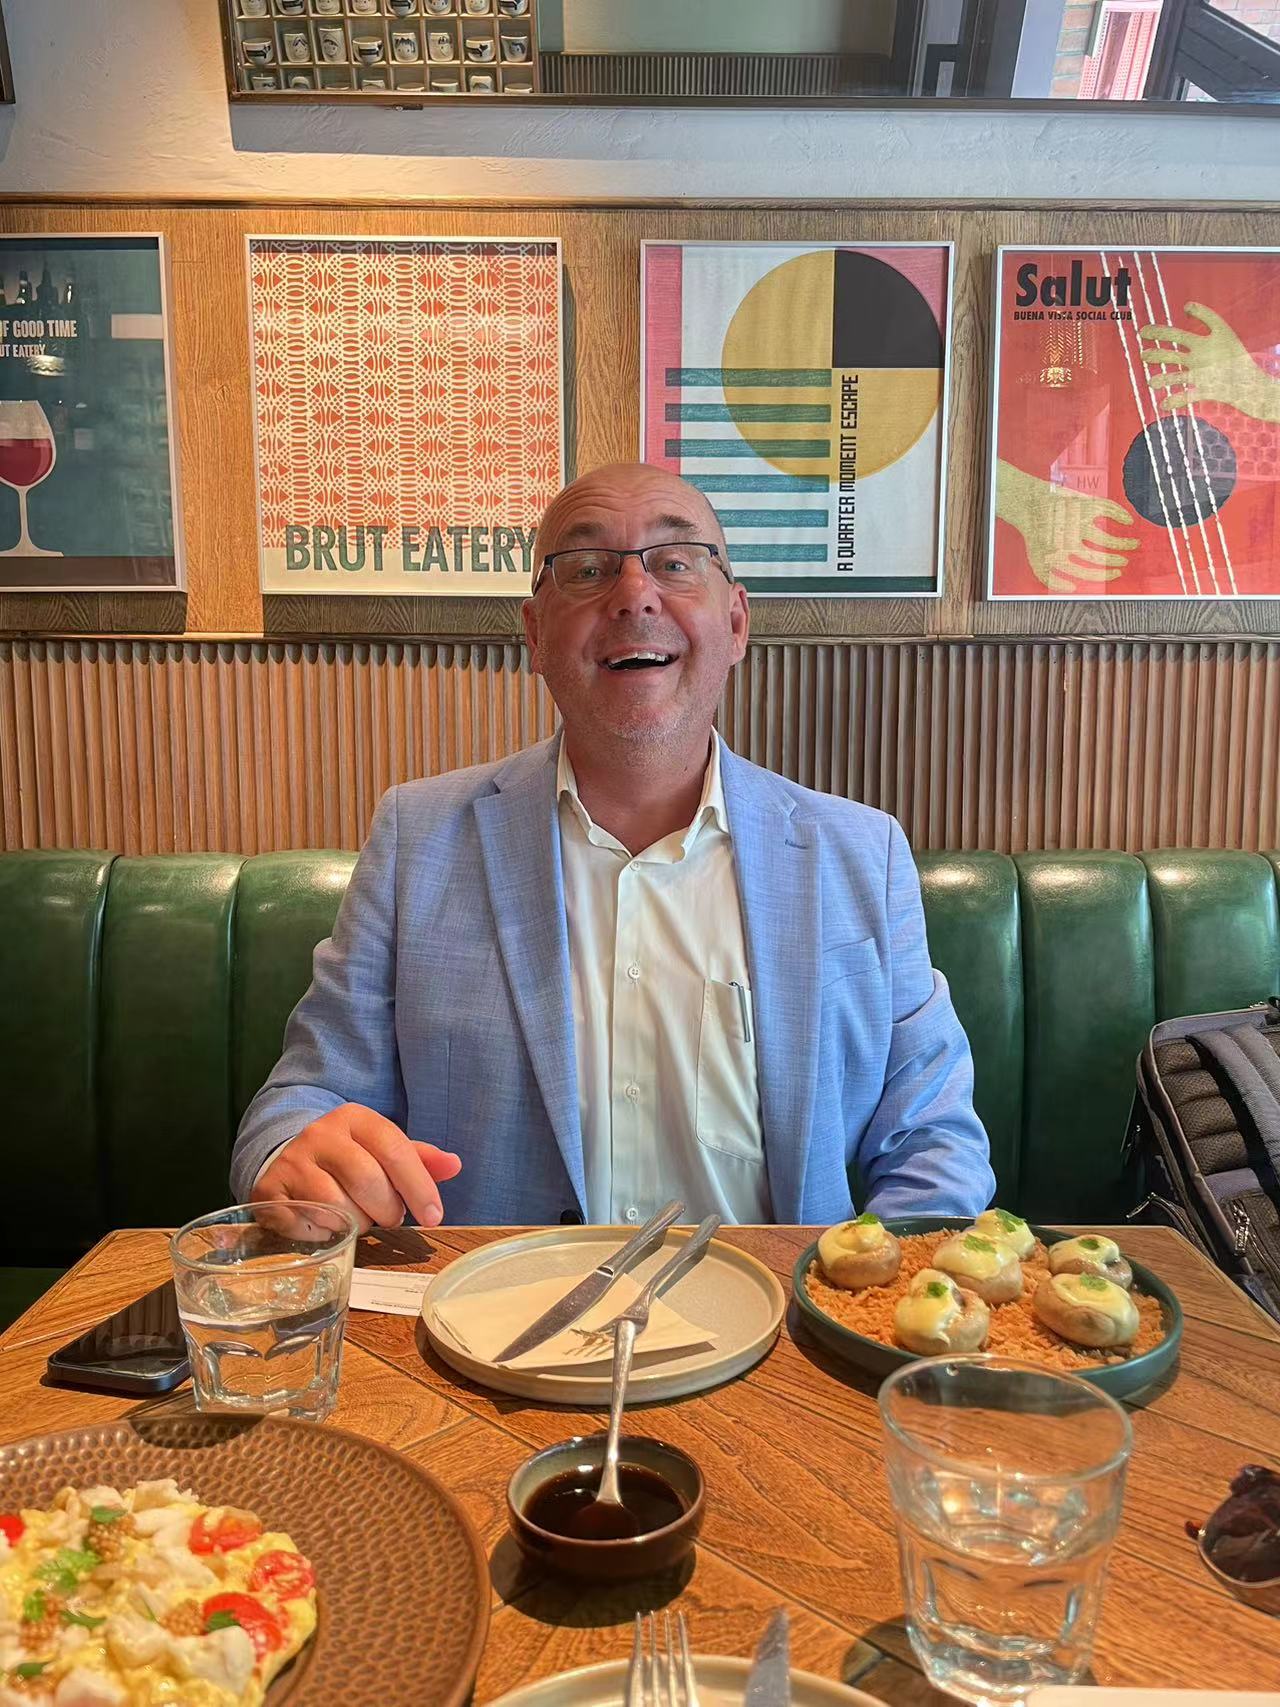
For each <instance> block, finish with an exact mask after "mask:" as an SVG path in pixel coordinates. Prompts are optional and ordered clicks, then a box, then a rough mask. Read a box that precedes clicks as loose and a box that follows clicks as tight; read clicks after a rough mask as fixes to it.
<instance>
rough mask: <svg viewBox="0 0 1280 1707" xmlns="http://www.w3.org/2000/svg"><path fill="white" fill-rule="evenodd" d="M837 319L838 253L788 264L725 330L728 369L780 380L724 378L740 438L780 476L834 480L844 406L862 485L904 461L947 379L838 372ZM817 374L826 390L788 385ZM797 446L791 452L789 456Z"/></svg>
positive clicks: (918, 372) (918, 370) (925, 373)
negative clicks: (821, 415)
mask: <svg viewBox="0 0 1280 1707" xmlns="http://www.w3.org/2000/svg"><path fill="white" fill-rule="evenodd" d="M902 283H903V286H904V287H905V288H907V289H911V288H912V287H911V286H910V285H909V284H908V282H907V281H906V280H905V279H904V280H903V281H902ZM846 311H847V310H846ZM834 313H835V251H834V250H832V249H820V250H814V251H813V252H812V253H811V254H808V255H797V256H794V257H793V258H792V259H790V260H788V261H784V262H783V263H782V264H781V266H778V267H775V268H774V269H773V270H772V271H771V272H768V273H766V274H765V275H764V277H763V278H762V279H759V280H758V281H757V282H756V283H755V284H754V285H752V287H751V289H750V290H749V291H748V292H747V294H746V295H745V296H744V297H743V299H742V301H741V302H740V303H739V304H738V307H737V308H736V309H735V311H734V314H733V318H732V320H731V321H730V322H729V326H728V330H727V331H726V332H725V336H724V347H723V353H722V356H721V362H722V366H723V367H724V368H725V369H726V370H730V369H737V370H740V371H741V370H754V372H756V373H761V372H762V371H770V370H771V371H772V372H773V373H775V374H777V375H778V376H779V383H776V384H751V385H738V384H730V383H729V382H728V380H727V379H726V383H725V387H724V396H725V403H726V404H727V405H728V408H729V412H730V415H731V416H732V418H733V422H734V425H735V426H736V427H737V430H738V432H739V433H740V434H741V435H742V437H743V439H745V440H746V442H747V443H748V444H749V445H750V446H751V447H752V449H753V450H755V452H756V454H757V455H758V456H760V457H761V458H762V459H763V460H764V461H765V462H767V463H769V464H770V466H771V467H773V468H776V469H777V470H778V471H779V473H782V474H815V475H822V476H823V477H825V478H826V479H828V480H836V479H837V478H838V470H839V462H840V438H841V407H842V401H843V405H844V411H845V422H846V427H847V425H848V423H849V421H850V420H854V421H855V422H856V425H855V426H854V428H853V430H854V431H856V434H857V466H858V475H859V478H862V479H865V478H866V476H867V475H870V474H875V473H877V472H878V471H879V470H880V469H882V468H887V467H888V466H889V465H890V464H891V463H894V462H897V460H898V459H899V457H901V456H904V455H905V454H906V452H907V451H909V450H910V449H911V447H912V445H914V444H915V443H916V441H917V440H918V439H919V438H920V436H921V434H922V433H923V432H924V431H925V429H926V428H927V427H928V425H929V423H930V422H931V421H932V420H933V417H934V415H935V414H936V413H937V410H938V405H939V402H940V401H941V396H942V374H941V372H940V371H939V370H938V369H937V368H935V367H911V368H874V367H868V366H866V365H863V366H861V367H859V368H856V369H842V368H832V366H831V356H832V348H833V343H834V338H833V331H834V327H833V315H834ZM817 370H822V372H823V374H824V375H825V376H826V378H825V383H824V384H814V383H806V384H800V383H795V382H794V381H788V379H787V377H786V376H788V375H792V376H798V375H805V376H808V377H810V378H812V376H813V375H814V374H815V373H816V371H817ZM855 397H856V409H854V410H851V408H850V402H851V399H853V398H855ZM762 406H763V408H764V409H765V410H767V411H768V413H767V416H765V418H761V417H762ZM815 408H820V409H821V410H823V411H824V412H825V419H824V420H821V421H815V420H814V419H813V412H814V410H815ZM788 416H790V417H791V418H790V419H788V418H787V417H788ZM791 444H794V445H795V447H796V448H795V450H794V451H789V450H788V449H787V448H786V447H787V446H788V445H791Z"/></svg>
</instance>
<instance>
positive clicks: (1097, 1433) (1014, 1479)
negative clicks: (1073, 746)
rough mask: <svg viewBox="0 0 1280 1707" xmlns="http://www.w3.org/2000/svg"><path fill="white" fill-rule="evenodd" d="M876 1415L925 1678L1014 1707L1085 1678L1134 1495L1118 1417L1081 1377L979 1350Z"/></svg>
mask: <svg viewBox="0 0 1280 1707" xmlns="http://www.w3.org/2000/svg"><path fill="white" fill-rule="evenodd" d="M880 1417H881V1423H882V1425H883V1429H884V1439H885V1458H886V1462H887V1466H888V1471H889V1488H890V1492H891V1493H892V1496H893V1504H894V1509H895V1516H896V1519H897V1527H898V1550H899V1556H900V1559H901V1563H902V1584H903V1592H904V1596H905V1600H906V1615H907V1633H908V1635H909V1636H910V1638H911V1645H912V1647H913V1648H914V1649H915V1652H916V1654H917V1655H918V1657H919V1659H920V1662H921V1664H922V1665H923V1667H924V1670H925V1673H926V1675H927V1676H928V1678H929V1680H930V1682H932V1683H934V1684H935V1685H936V1686H937V1687H938V1688H939V1689H944V1690H950V1691H951V1693H952V1694H954V1695H959V1696H962V1697H964V1698H965V1699H966V1700H969V1701H976V1702H987V1701H993V1702H1012V1701H1018V1700H1021V1699H1022V1697H1024V1696H1025V1695H1026V1694H1027V1693H1028V1692H1029V1691H1030V1690H1032V1689H1036V1688H1039V1687H1041V1686H1042V1685H1048V1684H1064V1683H1071V1682H1073V1681H1075V1680H1076V1679H1078V1678H1079V1677H1080V1676H1081V1675H1082V1673H1083V1672H1084V1671H1085V1669H1086V1667H1087V1665H1088V1663H1089V1654H1090V1651H1091V1648H1092V1645H1093V1634H1094V1627H1095V1625H1096V1623H1097V1618H1098V1608H1099V1605H1100V1602H1101V1598H1102V1585H1103V1578H1104V1576H1105V1574H1106V1567H1107V1557H1108V1553H1109V1551H1110V1547H1111V1543H1112V1540H1113V1539H1114V1536H1115V1532H1116V1525H1117V1523H1118V1521H1119V1517H1120V1507H1121V1502H1122V1500H1123V1497H1124V1475H1125V1467H1126V1464H1127V1462H1128V1458H1129V1450H1130V1446H1131V1444H1132V1430H1131V1428H1130V1426H1129V1419H1128V1417H1127V1416H1126V1415H1125V1413H1124V1411H1123V1410H1121V1408H1120V1406H1119V1405H1117V1404H1116V1402H1115V1401H1114V1399H1111V1398H1109V1397H1108V1396H1107V1395H1106V1394H1105V1393H1103V1392H1102V1391H1101V1390H1100V1389H1099V1388H1097V1387H1094V1386H1092V1385H1091V1384H1090V1383H1089V1382H1087V1381H1083V1380H1081V1379H1080V1378H1079V1377H1078V1376H1075V1375H1066V1374H1059V1373H1057V1372H1056V1371H1054V1370H1050V1369H1046V1368H1044V1367H1042V1366H1037V1365H1034V1364H1025V1363H1016V1362H1013V1361H1011V1360H1008V1359H1004V1358H997V1357H989V1356H982V1355H975V1356H973V1357H935V1358H925V1359H923V1360H922V1361H920V1362H918V1363H910V1364H907V1365H906V1366H904V1367H903V1368H902V1369H899V1370H897V1371H895V1372H894V1374H892V1375H891V1376H889V1378H888V1379H887V1380H886V1381H885V1383H884V1385H883V1386H882V1387H881V1389H880Z"/></svg>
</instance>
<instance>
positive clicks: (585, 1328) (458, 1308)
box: [431, 1274, 716, 1369]
mask: <svg viewBox="0 0 1280 1707" xmlns="http://www.w3.org/2000/svg"><path fill="white" fill-rule="evenodd" d="M585 1278H586V1276H585V1275H567V1276H566V1275H560V1276H553V1277H552V1278H551V1279H549V1280H535V1281H532V1282H531V1283H530V1284H528V1285H526V1286H504V1287H500V1288H496V1289H495V1290H493V1291H491V1292H472V1293H469V1294H468V1295H467V1296H466V1297H463V1298H450V1299H447V1300H445V1301H443V1302H441V1303H439V1304H436V1305H433V1306H431V1313H432V1319H433V1321H434V1322H435V1323H436V1325H437V1326H438V1327H439V1328H441V1329H442V1330H443V1331H444V1332H445V1333H446V1334H447V1335H448V1336H449V1338H450V1339H451V1340H452V1341H453V1342H454V1344H455V1345H456V1346H457V1347H458V1349H459V1350H460V1351H464V1352H466V1354H467V1355H468V1357H474V1358H478V1359H480V1360H481V1361H483V1362H486V1363H491V1362H492V1361H493V1360H494V1358H495V1357H496V1356H497V1355H498V1353H499V1352H500V1351H501V1350H502V1349H503V1347H504V1346H508V1345H510V1344H511V1342H512V1340H513V1339H515V1337H516V1335H517V1334H518V1333H520V1331H521V1330H522V1329H523V1328H527V1327H529V1326H530V1324H531V1323H533V1322H535V1321H537V1319H538V1317H539V1316H540V1315H542V1313H543V1311H544V1310H549V1309H550V1308H551V1306H552V1305H553V1304H556V1303H558V1302H559V1300H560V1299H561V1298H563V1297H564V1295H565V1293H566V1292H568V1291H569V1289H570V1288H571V1287H572V1286H575V1285H576V1284H577V1282H578V1281H579V1280H581V1279H585ZM639 1291H640V1282H638V1281H636V1280H635V1279H633V1278H632V1276H631V1275H629V1274H623V1275H619V1277H618V1278H617V1280H615V1281H614V1283H613V1285H612V1286H611V1287H610V1288H609V1290H608V1292H606V1293H605V1295H604V1297H603V1298H602V1299H600V1300H599V1301H598V1302H597V1303H595V1304H593V1305H592V1307H591V1308H590V1309H589V1310H587V1311H585V1312H584V1313H583V1314H582V1315H581V1316H579V1317H578V1320H577V1321H576V1322H575V1323H573V1325H572V1326H571V1327H568V1328H565V1329H563V1330H562V1331H561V1332H560V1333H558V1334H555V1335H553V1336H552V1338H551V1339H549V1340H544V1341H543V1342H542V1344H541V1345H538V1346H534V1348H533V1350H532V1351H526V1352H525V1353H524V1354H523V1356H521V1357H513V1358H512V1359H511V1361H510V1362H509V1363H505V1364H504V1365H503V1368H504V1369H579V1368H582V1367H584V1366H586V1365H589V1364H593V1363H609V1362H611V1361H612V1358H613V1335H612V1334H608V1335H600V1334H596V1335H594V1336H593V1334H592V1332H591V1330H592V1329H598V1328H602V1327H603V1326H604V1325H605V1323H607V1322H612V1320H613V1318H614V1317H615V1316H617V1315H620V1314H621V1312H622V1311H623V1310H625V1309H626V1308H627V1307H628V1305H630V1304H632V1303H633V1302H634V1301H635V1298H636V1295H637V1293H638V1292H639ZM715 1343H716V1336H715V1335H714V1334H713V1333H709V1332H708V1331H707V1330H706V1329H705V1328H700V1327H697V1326H695V1325H694V1323H692V1322H688V1321H686V1320H685V1318H684V1317H683V1316H681V1315H678V1314H677V1312H676V1311H675V1310H673V1309H672V1308H671V1306H670V1305H669V1304H667V1303H665V1302H664V1300H663V1299H661V1298H657V1299H655V1300H654V1303H653V1307H652V1309H651V1310H650V1311H649V1325H648V1327H647V1328H646V1329H645V1330H644V1332H643V1333H642V1334H641V1335H640V1336H639V1338H638V1339H637V1340H636V1359H637V1361H638V1362H641V1363H643V1362H644V1361H645V1360H652V1359H653V1357H654V1354H658V1353H663V1352H673V1351H692V1350H693V1349H694V1348H695V1347H698V1346H712V1345H714V1344H715Z"/></svg>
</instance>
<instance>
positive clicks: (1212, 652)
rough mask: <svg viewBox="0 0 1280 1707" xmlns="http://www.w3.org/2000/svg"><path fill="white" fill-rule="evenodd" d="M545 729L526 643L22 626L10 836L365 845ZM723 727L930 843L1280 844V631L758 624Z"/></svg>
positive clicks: (770, 759)
mask: <svg viewBox="0 0 1280 1707" xmlns="http://www.w3.org/2000/svg"><path fill="white" fill-rule="evenodd" d="M554 726H555V719H554V708H553V707H552V705H551V702H550V700H549V698H548V696H547V694H546V691H545V689H544V688H543V686H542V683H541V681H540V680H539V679H538V678H537V677H535V676H533V675H531V674H530V673H529V670H528V667H527V658H526V654H525V652H524V649H523V648H522V647H521V646H519V645H518V644H516V643H515V642H511V641H508V642H484V641H475V642H450V643H444V642H435V641H414V640H407V641H368V642H359V641H357V642H346V641H338V642H336V641H316V642H305V641H283V640H270V639H244V640H228V641H203V642H202V641H195V640H190V639H188V640H173V641H169V640H129V639H119V640H88V639H77V638H59V639H43V640H14V641H6V642H3V643H0V847H3V848H22V847H27V848H40V847H99V848H110V849H113V850H115V851H118V852H122V853H168V852H188V851H201V850H208V849H216V850H224V851H227V852H235V853H245V854H252V853H263V852H267V851H270V850H273V849H278V848H290V847H345V848H354V847H358V846H359V845H360V842H361V840H362V839H363V837H364V834H365V832H366V830H367V828H368V825H369V820H370V818H371V817H372V814H373V808H374V806H375V805H376V803H377V800H378V798H379V796H380V795H381V794H382V792H383V790H384V789H386V788H388V787H389V786H390V785H391V784H392V783H395V782H401V781H404V780H405V779H407V778H410V777H416V776H423V775H432V774H435V773H437V772H439V771H443V770H449V769H454V768H456V767H458V766H461V765H468V764H478V763H482V762H484V761H486V760H489V759H496V758H500V757H502V756H503V755H504V754H506V753H509V752H512V751H514V750H516V749H517V748H519V747H521V746H525V745H527V744H528V743H529V742H531V741H535V740H539V739H541V738H542V737H544V736H546V735H548V734H550V733H551V731H552V729H553V728H554ZM720 727H721V729H722V731H723V733H724V735H725V737H726V739H727V740H728V741H729V743H730V745H731V746H732V747H733V748H734V749H735V750H736V751H737V752H739V753H741V754H743V755H744V756H746V757H747V758H750V759H754V760H755V761H756V762H757V763H760V764H763V765H768V766H770V767H771V768H772V769H775V770H778V771H781V772H782V773H783V774H785V775H787V776H790V777H793V778H795V779H796V780H797V781H799V782H802V783H805V784H806V785H808V786H810V787H814V788H819V789H824V790H827V791H829V792H831V793H835V794H843V795H848V796H850V797H852V798H855V799H860V800H864V801H866V802H868V803H869V804H871V805H873V806H879V807H882V808H884V809H885V810H886V811H890V812H893V813H894V814H895V815H896V816H897V817H899V818H900V819H901V820H902V823H903V825H904V827H905V829H906V831H907V835H908V837H909V838H910V840H911V842H912V845H913V846H914V847H915V848H917V849H920V850H923V849H936V848H997V849H1000V850H1002V851H1005V852H1018V851H1021V850H1023V849H1027V848H1107V847H1110V848H1126V849H1129V850H1131V851H1132V850H1137V849H1139V848H1154V847H1161V846H1165V847H1168V846H1182V847H1196V846H1199V847H1226V848H1249V849H1257V848H1275V847H1280V786H1278V773H1280V641H1270V640H1248V641H1246V640H1241V641H1146V640H1143V641H1024V642H1021V643H1019V644H1009V643H1008V642H1003V643H1002V642H981V641H954V642H939V641H931V642H930V641H921V642H898V643H895V642H861V643H855V644H850V643H848V642H841V643H836V644H831V643H805V642H795V641H788V642H783V641H776V642H757V643H753V645H752V646H751V648H750V651H749V653H748V656H747V659H746V661H745V662H744V663H743V664H742V666H741V667H740V668H739V669H738V671H737V672H736V673H735V675H734V676H733V677H732V678H731V680H730V683H729V687H728V690H727V692H726V695H725V700H724V703H723V705H722V707H721V715H720Z"/></svg>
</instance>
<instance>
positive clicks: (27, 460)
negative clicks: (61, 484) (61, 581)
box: [0, 399, 62, 557]
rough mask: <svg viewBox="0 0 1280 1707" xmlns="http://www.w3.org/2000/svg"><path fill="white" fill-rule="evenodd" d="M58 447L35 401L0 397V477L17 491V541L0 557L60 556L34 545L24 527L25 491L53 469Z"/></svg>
mask: <svg viewBox="0 0 1280 1707" xmlns="http://www.w3.org/2000/svg"><path fill="white" fill-rule="evenodd" d="M57 455H58V448H57V445H56V444H55V443H54V438H53V428H52V427H51V426H50V425H49V418H48V416H47V415H46V414H45V412H44V410H43V409H42V408H41V407H40V405H39V404H38V403H27V402H13V401H9V400H7V399H0V481H3V483H4V484H5V485H6V486H12V487H13V489H14V491H15V492H16V493H17V494H18V516H19V519H20V523H21V526H20V529H19V533H18V543H17V544H16V545H11V546H10V547H9V548H8V550H7V551H0V557H61V556H62V552H60V551H46V550H44V549H43V548H42V547H40V546H38V545H36V544H35V543H34V541H33V540H32V538H31V533H30V530H29V529H28V527H27V493H28V492H29V491H30V490H31V488H32V487H33V486H38V485H39V484H40V482H41V481H42V480H47V479H48V478H49V476H50V474H52V473H53V465H54V462H55V461H56V460H57Z"/></svg>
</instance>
